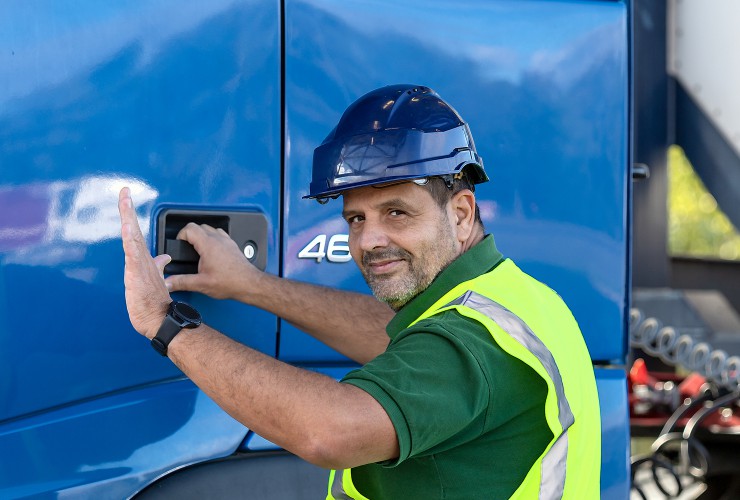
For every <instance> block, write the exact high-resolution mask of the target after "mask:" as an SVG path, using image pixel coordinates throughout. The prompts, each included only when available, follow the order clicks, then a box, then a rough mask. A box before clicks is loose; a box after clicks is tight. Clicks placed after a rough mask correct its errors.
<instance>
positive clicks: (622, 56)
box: [280, 0, 630, 498]
mask: <svg viewBox="0 0 740 500" xmlns="http://www.w3.org/2000/svg"><path fill="white" fill-rule="evenodd" d="M285 4H286V7H285V9H286V30H285V37H286V40H285V50H286V59H285V95H286V109H285V113H286V121H287V124H288V128H287V132H286V150H285V169H286V175H285V193H286V201H285V203H286V214H290V217H286V221H285V225H284V226H283V231H284V234H285V240H284V244H283V251H284V253H285V256H284V269H283V271H284V275H285V276H287V277H290V278H296V279H301V280H307V281H315V282H320V283H323V284H327V285H330V286H338V287H341V288H346V289H354V290H359V291H365V292H367V291H368V289H367V287H366V285H365V284H364V282H363V280H362V278H361V275H360V273H359V272H358V271H357V269H356V266H354V264H352V263H351V262H349V257H348V252H347V250H346V248H347V247H346V233H347V230H346V226H345V223H344V222H343V220H342V219H341V217H340V212H341V199H339V200H336V201H331V202H329V203H328V204H327V205H324V206H320V205H318V204H317V203H316V202H314V201H305V200H301V197H302V196H304V195H306V194H307V193H308V184H309V180H310V177H311V161H312V152H313V148H314V147H316V146H317V145H319V144H320V143H321V142H322V140H323V139H324V137H326V135H327V134H328V133H329V132H330V130H331V129H332V127H333V126H334V125H335V124H336V122H337V121H338V120H339V117H340V116H341V113H342V112H343V110H344V109H345V108H346V106H347V105H349V104H350V103H351V102H353V101H354V100H355V99H356V98H358V97H359V96H361V95H362V94H364V93H366V92H368V91H370V90H372V89H374V88H377V87H381V86H384V85H390V84H396V83H412V84H419V85H425V86H429V87H431V88H433V89H434V90H436V91H437V92H439V94H440V95H441V96H442V97H443V98H445V99H446V100H448V102H450V103H452V104H453V105H454V106H455V107H456V109H457V110H458V111H459V112H460V114H461V115H462V116H463V117H464V118H465V119H466V120H467V121H468V122H469V123H470V128H471V130H472V132H473V135H474V137H475V141H476V145H477V148H478V151H479V153H480V154H481V155H482V156H483V158H484V161H485V166H486V170H487V172H488V173H489V176H490V177H491V182H489V183H488V184H484V185H481V186H480V189H479V190H478V191H477V197H478V200H479V205H480V208H481V214H482V217H483V221H484V223H485V225H486V228H487V230H488V231H489V232H491V233H493V234H494V235H495V236H496V241H497V244H498V245H499V248H500V249H501V250H502V251H503V253H504V255H505V256H508V257H511V258H512V259H513V260H515V261H516V262H517V263H518V264H519V265H520V266H521V267H522V268H523V269H524V270H525V271H526V272H529V273H531V274H533V275H534V276H535V277H537V278H538V279H540V280H542V281H543V282H545V283H547V284H548V285H549V286H551V287H553V288H554V289H555V290H556V291H558V292H559V293H561V294H562V296H563V298H564V299H565V301H566V302H567V303H568V304H569V305H570V307H571V309H572V310H573V312H574V314H575V317H576V319H577V320H578V321H579V323H580V325H581V328H582V330H583V332H584V335H585V337H586V340H587V343H588V346H589V350H590V353H591V355H592V358H593V359H594V361H595V363H596V364H597V365H605V366H612V365H613V364H615V363H616V364H617V365H619V364H620V363H623V360H624V355H625V345H626V341H625V330H624V326H625V323H626V310H625V305H626V304H627V297H628V288H627V283H628V277H627V263H628V255H629V254H628V230H627V221H628V200H629V189H630V185H629V180H628V172H629V163H628V161H629V157H628V152H629V143H628V135H627V133H628V128H629V127H628V123H629V115H628V110H629V95H628V89H629V82H628V66H629V50H628V47H629V45H628V40H629V33H628V7H627V6H626V5H625V3H624V2H613V1H591V2H582V1H572V2H570V1H564V2H549V1H516V2H513V1H505V0H497V1H490V0H486V1H472V2H463V3H461V2H428V1H414V2H402V3H399V2H393V1H380V2H372V3H369V2H361V1H355V0H350V1H345V2H341V3H337V2H329V1H325V0H311V1H303V0H286V2H285ZM328 27H330V29H329V28H328ZM280 357H281V358H282V359H285V360H290V361H293V362H303V363H307V364H308V363H310V364H314V365H315V364H316V362H321V363H334V364H342V363H345V362H346V360H344V359H343V358H341V357H340V356H339V355H337V354H336V353H333V352H331V351H329V349H327V348H325V347H323V346H321V345H319V344H318V343H317V342H315V341H314V340H312V339H310V338H308V337H307V336H305V335H303V334H301V333H300V332H297V331H296V330H294V329H293V328H291V327H289V326H287V325H285V324H283V325H281V338H280ZM597 375H598V384H599V390H600V394H601V398H602V401H601V402H602V414H603V422H604V433H605V435H609V439H608V440H605V444H604V449H603V457H604V465H603V471H604V472H603V475H602V491H603V492H604V494H605V498H626V497H627V496H628V494H629V493H628V483H629V481H628V476H627V470H628V467H627V462H626V459H625V457H626V453H625V450H627V449H628V446H629V441H628V428H627V422H626V416H627V407H626V396H625V391H624V384H625V380H624V369H623V367H620V368H618V369H616V370H608V369H604V368H601V367H598V368H597Z"/></svg>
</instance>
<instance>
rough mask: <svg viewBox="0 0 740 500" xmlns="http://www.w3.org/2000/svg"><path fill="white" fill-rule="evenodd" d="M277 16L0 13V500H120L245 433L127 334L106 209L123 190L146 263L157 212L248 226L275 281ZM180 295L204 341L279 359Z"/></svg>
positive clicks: (205, 305) (240, 315)
mask: <svg viewBox="0 0 740 500" xmlns="http://www.w3.org/2000/svg"><path fill="white" fill-rule="evenodd" d="M278 7H279V4H278V3H277V2H263V1H254V0H236V1H232V0H229V1H220V0H216V1H209V2H179V1H157V2H136V3H133V4H132V3H120V2H116V3H108V2H96V1H83V2H75V3H74V4H73V5H72V4H64V5H62V4H59V3H57V2H54V1H41V2H33V3H27V2H20V3H19V2H13V3H10V4H6V5H5V6H4V7H3V14H2V16H0V33H2V35H0V38H1V39H2V42H3V43H2V46H3V49H2V51H0V319H2V326H0V497H3V498H10V497H12V498H17V497H25V496H27V495H28V496H33V495H50V494H51V493H52V492H58V491H68V492H70V493H72V494H78V495H82V496H88V497H98V498H100V497H102V496H103V495H102V494H100V491H103V490H102V489H101V490H97V489H96V488H103V489H104V491H105V495H104V496H105V497H110V498H113V497H118V498H125V497H128V496H130V495H131V494H133V493H134V492H135V491H137V489H138V488H140V487H141V486H142V485H144V484H146V483H147V482H148V481H151V480H153V479H154V478H155V477H157V476H158V475H160V474H162V473H163V472H165V471H167V470H171V469H173V468H176V467H178V466H181V465H183V464H188V463H193V462H197V461H201V460H204V459H208V458H215V457H219V456H223V455H227V454H229V453H231V452H233V450H234V449H235V448H236V447H237V446H238V445H239V443H240V442H241V440H242V439H243V438H244V436H245V434H246V432H247V431H246V429H244V428H243V427H242V426H241V425H240V424H238V423H236V422H235V421H234V420H232V419H231V418H230V417H228V416H227V415H226V414H224V413H223V412H222V411H221V410H220V409H218V408H217V407H216V406H215V405H214V403H213V402H212V401H211V400H210V399H208V398H207V397H206V396H205V395H203V394H202V393H201V392H200V391H199V390H197V389H196V388H195V387H194V386H193V385H192V384H191V383H190V382H189V381H187V380H186V379H184V377H183V376H182V374H181V372H180V371H179V370H178V369H177V368H176V367H175V366H174V365H173V364H172V363H171V362H169V361H168V360H166V359H162V358H161V357H160V356H159V355H158V354H156V353H155V352H154V351H153V350H152V349H151V347H150V346H149V345H148V341H147V340H146V339H145V338H143V337H141V336H139V335H137V334H136V333H135V332H134V331H133V329H132V327H131V325H130V323H129V321H128V317H127V314H126V310H125V303H124V297H123V284H122V272H123V253H122V249H121V242H120V229H119V222H118V214H117V208H116V199H117V192H118V191H119V189H120V188H121V187H122V186H130V187H131V188H132V191H133V197H134V201H135V203H136V204H137V205H138V214H139V217H140V223H141V225H142V229H143V231H144V233H145V235H146V237H147V238H148V241H149V243H150V245H151V248H152V250H154V248H155V244H156V239H157V237H158V236H159V235H160V234H163V233H164V232H165V228H164V227H161V228H160V227H158V222H159V221H160V216H161V215H162V214H164V213H167V211H170V213H175V214H176V215H178V214H179V217H180V219H178V217H177V216H175V217H170V223H171V224H175V223H180V222H183V217H188V215H187V214H189V213H196V214H199V215H198V217H200V218H201V219H200V220H201V221H205V222H208V221H210V222H211V223H214V224H226V226H227V227H229V225H230V224H236V223H235V222H234V221H235V220H236V219H240V218H243V216H244V214H248V217H247V218H249V217H252V219H251V220H252V221H254V220H256V221H257V223H258V225H259V226H260V229H259V230H258V233H259V236H260V238H262V239H261V240H259V244H258V245H255V243H256V242H257V240H256V239H255V241H253V242H252V245H253V246H252V248H251V250H248V253H250V256H251V257H253V258H257V259H261V260H260V262H261V266H263V267H265V268H266V269H267V270H268V271H270V272H272V273H278V260H279V248H278V241H279V239H278V238H279V230H280V227H279V221H280V198H279V196H280V190H281V184H280V160H281V152H280V144H281V110H280V97H281V90H280V73H279V71H280V49H279V36H280V29H279V27H280V17H279V9H278ZM213 210H217V211H218V213H217V214H216V215H214V214H213V213H211V211H213ZM173 211H174V212H173ZM183 214H185V215H183ZM209 217H210V218H209ZM214 217H215V218H214ZM219 217H220V218H219ZM176 219H177V220H179V222H177V221H175V220H176ZM196 220H198V219H196ZM173 221H175V222H173ZM219 221H220V222H219ZM234 227H236V226H234ZM235 230H236V229H235ZM167 231H168V234H169V236H168V237H169V238H172V237H174V236H173V235H174V234H176V230H175V229H174V228H172V227H169V228H167ZM255 238H256V237H255ZM250 239H251V237H250ZM241 243H242V244H245V243H246V239H245V240H244V241H242V242H241ZM178 298H179V299H181V300H185V301H187V302H190V303H192V304H193V305H194V306H195V307H197V308H198V309H199V310H200V311H201V313H202V315H203V317H204V319H205V320H206V321H207V322H208V323H209V324H211V325H212V326H214V327H215V328H217V329H219V330H221V331H223V332H224V333H226V334H228V335H230V336H232V337H233V338H235V339H237V340H239V341H241V342H243V343H245V344H248V345H250V346H253V347H255V348H257V349H259V350H261V351H263V352H265V353H268V354H270V355H275V354H276V332H277V323H276V318H275V317H274V316H272V315H270V314H267V313H264V312H261V311H258V310H256V309H254V308H248V307H242V306H239V305H237V304H235V303H232V302H225V301H214V300H210V299H208V298H205V297H203V296H198V295H194V294H186V293H183V294H179V297H178Z"/></svg>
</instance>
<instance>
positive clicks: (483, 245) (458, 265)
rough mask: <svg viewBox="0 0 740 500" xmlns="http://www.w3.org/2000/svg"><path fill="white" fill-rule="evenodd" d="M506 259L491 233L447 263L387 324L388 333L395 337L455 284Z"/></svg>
mask: <svg viewBox="0 0 740 500" xmlns="http://www.w3.org/2000/svg"><path fill="white" fill-rule="evenodd" d="M503 260H504V256H503V255H502V254H501V252H499V251H498V249H497V248H496V242H495V241H494V240H493V235H492V234H489V235H488V236H486V237H485V238H483V241H481V242H480V243H478V244H477V245H475V246H474V247H473V248H471V249H470V250H468V251H467V252H465V253H463V254H462V255H460V256H459V257H458V258H457V259H455V260H454V261H452V263H451V264H450V265H449V266H447V267H446V268H445V269H444V270H443V271H442V272H441V273H439V274H438V275H437V277H436V278H434V281H432V283H431V284H430V285H429V287H427V289H426V290H424V291H423V292H421V293H420V294H419V295H417V296H416V297H414V298H413V299H412V300H411V301H410V302H408V303H407V304H406V305H405V306H403V307H402V308H401V310H400V311H398V312H397V313H396V315H395V316H394V317H393V319H392V320H391V321H390V323H388V326H386V332H387V333H388V336H389V337H390V338H391V339H393V338H395V337H396V336H397V335H398V334H399V333H401V331H402V330H404V329H406V328H407V327H408V326H409V325H410V324H411V323H412V322H413V321H414V320H416V319H417V318H418V317H419V316H421V315H422V314H423V313H424V312H425V311H426V310H427V309H429V308H430V307H432V305H433V304H434V303H435V302H437V301H438V300H439V299H441V298H442V296H444V294H446V293H447V292H449V291H450V290H452V289H453V288H454V287H456V286H457V285H459V284H460V283H462V282H463V281H468V280H471V279H473V278H476V277H478V276H480V275H481V274H485V273H487V272H489V271H491V270H492V269H493V268H495V267H496V266H497V265H499V264H500V263H501V261H503Z"/></svg>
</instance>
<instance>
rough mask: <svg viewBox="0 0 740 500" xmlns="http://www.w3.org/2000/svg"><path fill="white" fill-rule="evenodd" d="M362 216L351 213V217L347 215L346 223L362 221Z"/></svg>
mask: <svg viewBox="0 0 740 500" xmlns="http://www.w3.org/2000/svg"><path fill="white" fill-rule="evenodd" d="M362 220H363V217H362V216H361V215H353V216H352V217H347V224H355V223H357V222H362Z"/></svg>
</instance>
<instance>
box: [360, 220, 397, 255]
mask: <svg viewBox="0 0 740 500" xmlns="http://www.w3.org/2000/svg"><path fill="white" fill-rule="evenodd" d="M357 237H358V244H359V246H360V248H361V249H362V250H363V251H365V252H366V251H369V250H374V249H376V248H384V247H387V246H388V243H389V241H390V239H389V238H388V234H387V233H386V231H385V230H384V228H383V226H382V224H380V223H378V222H377V221H371V220H365V222H364V223H363V225H362V229H361V230H360V231H359V234H358V235H357Z"/></svg>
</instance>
